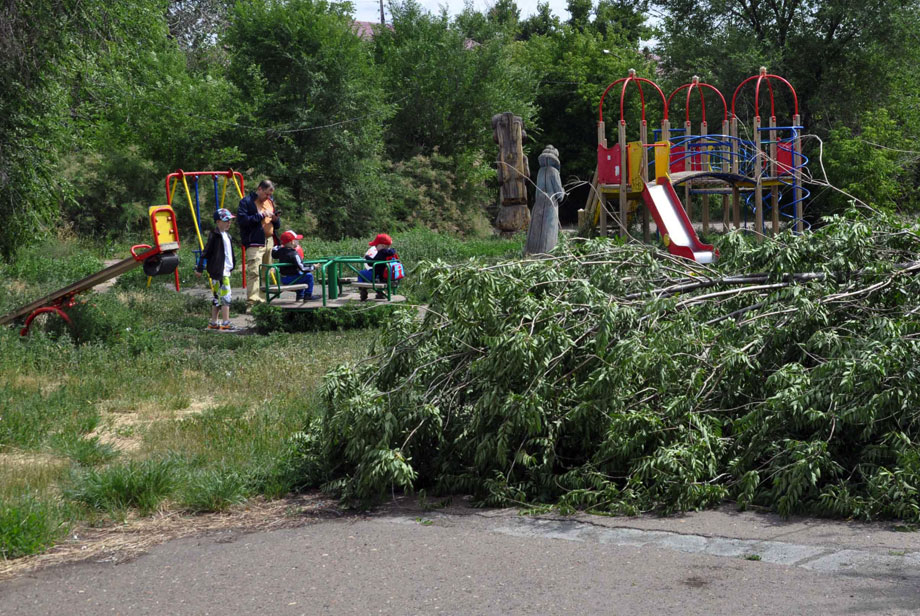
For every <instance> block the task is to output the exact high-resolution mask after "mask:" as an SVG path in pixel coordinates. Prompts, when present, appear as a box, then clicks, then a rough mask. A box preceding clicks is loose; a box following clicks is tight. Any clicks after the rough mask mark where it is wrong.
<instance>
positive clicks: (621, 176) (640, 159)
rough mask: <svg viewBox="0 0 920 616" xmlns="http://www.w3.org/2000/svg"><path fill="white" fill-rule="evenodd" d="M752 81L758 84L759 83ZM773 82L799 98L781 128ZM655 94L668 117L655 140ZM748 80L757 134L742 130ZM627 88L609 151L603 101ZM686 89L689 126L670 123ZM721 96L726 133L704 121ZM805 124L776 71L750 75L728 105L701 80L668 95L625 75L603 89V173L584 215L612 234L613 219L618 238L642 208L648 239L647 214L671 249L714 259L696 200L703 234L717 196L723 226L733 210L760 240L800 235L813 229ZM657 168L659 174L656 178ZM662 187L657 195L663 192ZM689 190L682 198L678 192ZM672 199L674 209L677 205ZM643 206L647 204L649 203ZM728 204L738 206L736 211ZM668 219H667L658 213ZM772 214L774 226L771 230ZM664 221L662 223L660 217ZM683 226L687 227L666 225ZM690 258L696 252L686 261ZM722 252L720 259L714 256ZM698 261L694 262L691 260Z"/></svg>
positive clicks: (600, 130) (737, 220)
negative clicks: (650, 100) (631, 105)
mask: <svg viewBox="0 0 920 616" xmlns="http://www.w3.org/2000/svg"><path fill="white" fill-rule="evenodd" d="M752 82H753V83H752ZM774 83H776V84H779V85H782V86H785V87H787V88H788V91H789V94H790V95H791V100H792V109H793V114H792V118H791V122H789V123H788V124H784V125H780V124H778V123H777V119H776V99H775V92H774ZM630 84H633V85H635V86H636V88H637V89H638V92H639V103H640V108H641V118H640V123H639V130H638V133H639V140H638V141H632V142H628V141H627V128H628V126H627V122H626V113H625V111H626V94H627V88H628V87H629V85H630ZM643 84H645V86H646V89H648V88H651V89H652V90H653V91H654V93H656V94H657V95H658V97H659V98H660V100H661V103H662V120H661V125H660V128H659V129H655V130H654V131H653V134H652V136H653V138H654V141H653V142H650V141H649V130H648V121H647V119H646V97H645V93H646V92H645V90H644V89H643ZM749 84H751V85H753V86H754V105H753V107H754V117H753V119H752V122H751V125H750V134H749V135H742V134H740V129H741V128H742V127H744V126H745V125H743V124H742V123H741V121H740V119H739V117H738V114H737V113H736V111H737V110H738V102H739V94H740V93H741V92H742V90H743V89H744V88H745V87H746V86H748V85H749ZM617 86H619V88H618V90H619V94H620V114H619V121H618V123H617V140H616V143H614V144H613V145H612V146H608V143H607V137H606V126H605V122H604V100H605V99H606V97H607V94H608V93H609V92H610V91H611V90H613V89H614V88H615V87H617ZM684 90H686V93H685V95H684V96H683V98H684V121H683V124H682V126H673V127H672V125H671V120H670V119H669V115H668V112H669V108H670V106H671V104H672V103H673V102H674V101H675V98H676V97H677V95H678V94H680V93H682V92H683V91H684ZM704 92H706V93H709V94H710V97H712V96H715V97H717V99H718V101H719V103H721V107H722V114H721V115H722V117H721V126H720V130H718V131H716V132H710V130H709V128H710V127H709V125H708V121H707V117H706V97H705V96H704ZM764 92H766V93H767V95H768V99H769V105H770V107H769V111H770V115H769V117H768V118H767V119H766V122H764V118H763V117H762V116H761V107H760V99H761V95H762V93H764ZM694 93H696V94H698V95H699V105H700V118H701V120H700V123H699V128H698V130H694V126H693V123H692V122H691V119H690V116H691V114H690V111H691V105H692V102H693V101H694V100H695V99H696V97H694V96H693V94H694ZM801 130H802V126H801V120H800V116H799V111H798V98H797V96H796V93H795V89H794V88H793V87H792V85H791V84H790V83H789V82H788V81H786V80H785V79H784V78H782V77H780V76H778V75H771V74H769V73H768V72H767V70H766V68H761V69H760V72H759V73H758V74H757V75H753V76H751V77H749V78H747V79H745V80H744V81H743V82H742V83H741V84H740V85H739V86H738V87H737V88H736V89H735V92H734V95H733V96H732V101H731V108H730V109H729V106H728V104H727V103H726V100H725V97H724V96H723V95H722V93H721V92H720V91H719V90H718V89H717V88H715V87H714V86H711V85H709V84H706V83H702V82H701V81H700V80H699V78H697V77H694V78H693V80H692V81H691V82H690V83H688V84H684V85H682V86H680V87H678V88H677V89H675V90H674V91H673V92H672V93H671V95H670V96H668V97H665V95H664V93H663V92H662V90H661V88H660V87H658V85H657V84H655V83H654V82H653V81H651V80H649V79H644V78H641V77H638V76H636V73H635V71H633V70H631V71H630V72H629V75H628V76H627V77H624V78H622V79H618V80H617V81H615V82H613V83H612V84H610V85H609V86H607V88H606V89H605V90H604V92H603V94H602V95H601V99H600V104H599V106H598V123H597V136H598V146H597V156H598V158H597V160H598V162H597V170H596V172H595V179H594V182H593V188H594V190H592V197H591V198H590V199H589V207H588V208H587V209H586V211H585V213H584V215H585V216H586V217H587V221H586V222H587V223H588V224H591V225H593V226H597V227H599V229H600V233H601V234H602V235H606V234H607V231H608V229H607V226H608V214H613V218H614V222H615V224H616V226H617V231H618V233H619V235H621V236H626V235H627V225H628V221H629V217H630V215H632V214H634V213H635V212H637V211H638V210H641V215H642V229H643V238H644V239H645V240H646V241H649V239H650V235H651V233H650V224H649V213H651V214H652V216H654V217H655V222H656V226H657V228H658V232H659V234H660V235H661V236H662V239H663V241H664V242H665V244H666V245H668V248H669V250H671V251H672V252H675V250H680V249H681V248H680V246H681V244H675V243H674V242H675V241H678V242H682V243H683V244H682V245H683V248H688V249H690V250H691V252H694V254H698V256H701V257H702V258H707V257H706V255H707V253H708V249H706V248H701V246H705V245H703V244H701V243H700V242H699V240H698V238H696V233H695V231H694V229H693V226H692V224H691V223H690V220H691V217H692V215H693V207H692V206H693V199H694V197H695V196H697V195H699V196H700V201H701V212H700V213H701V221H702V228H703V232H704V233H706V232H708V231H709V226H710V211H709V210H710V198H711V197H713V196H715V197H718V198H720V199H721V204H722V210H723V223H724V225H725V227H726V228H728V226H729V224H730V222H729V207H730V210H731V224H733V225H734V227H735V228H741V226H742V213H743V214H744V219H745V226H747V215H748V213H749V212H750V213H753V218H754V220H753V225H752V228H751V230H752V231H753V232H754V233H755V235H756V236H757V237H758V238H762V237H763V236H764V235H765V234H766V233H768V232H770V233H778V232H779V231H780V228H781V225H782V223H786V224H787V225H788V226H791V227H792V228H793V229H794V230H795V231H796V232H802V231H804V229H805V228H806V226H807V225H806V223H805V221H804V218H803V202H804V201H805V199H806V198H807V197H808V191H807V190H806V189H805V188H804V187H803V186H802V176H803V170H804V168H805V166H806V164H807V158H806V157H805V156H804V155H803V154H802V149H801ZM650 169H654V171H655V175H654V177H653V178H650V176H649V172H650ZM665 185H666V188H665V189H664V190H657V189H656V188H655V187H656V186H662V187H665ZM679 193H682V194H679ZM614 200H615V202H616V203H617V205H618V207H617V208H616V209H611V208H610V206H609V205H608V203H609V202H610V201H614ZM672 201H674V203H671V202H672ZM643 204H644V205H645V207H644V208H642V207H641V206H642V205H643ZM729 204H730V206H729ZM672 207H676V208H679V209H680V211H679V212H676V211H675V212H674V213H673V215H671V213H670V212H662V211H661V210H662V208H665V209H668V210H670V208H672ZM656 211H657V213H658V214H666V215H664V216H658V215H656ZM767 215H769V218H770V223H771V224H770V225H769V226H767V225H766V224H765V217H766V216H767ZM659 217H660V218H661V219H660V220H659ZM669 223H670V224H671V225H680V226H681V228H680V229H675V228H670V227H668V226H667V225H668V224H669ZM684 256H688V255H684ZM715 256H717V255H715ZM690 258H693V257H690Z"/></svg>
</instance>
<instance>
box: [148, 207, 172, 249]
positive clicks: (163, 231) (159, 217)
mask: <svg viewBox="0 0 920 616" xmlns="http://www.w3.org/2000/svg"><path fill="white" fill-rule="evenodd" d="M147 212H148V214H149V216H150V226H151V227H152V229H153V242H154V244H155V245H156V246H158V247H159V248H160V250H176V249H177V248H179V230H178V228H177V227H176V214H175V212H173V209H172V208H171V207H169V206H168V205H153V206H151V207H150V208H149V209H148V210H147Z"/></svg>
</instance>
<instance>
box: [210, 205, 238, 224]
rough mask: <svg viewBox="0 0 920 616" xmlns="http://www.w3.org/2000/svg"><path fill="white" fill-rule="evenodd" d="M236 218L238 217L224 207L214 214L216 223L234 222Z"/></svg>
mask: <svg viewBox="0 0 920 616" xmlns="http://www.w3.org/2000/svg"><path fill="white" fill-rule="evenodd" d="M234 218H236V216H234V215H233V214H231V213H230V210H228V209H227V208H224V207H222V208H220V209H219V210H217V211H216V212H214V221H215V222H217V221H218V220H223V221H224V222H226V221H228V220H233V219H234Z"/></svg>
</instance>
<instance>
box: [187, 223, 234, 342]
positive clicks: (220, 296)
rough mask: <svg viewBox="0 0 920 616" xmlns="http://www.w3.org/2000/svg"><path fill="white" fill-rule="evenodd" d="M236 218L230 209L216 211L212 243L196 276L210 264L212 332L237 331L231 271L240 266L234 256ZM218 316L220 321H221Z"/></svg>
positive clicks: (203, 252)
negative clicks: (232, 314)
mask: <svg viewBox="0 0 920 616" xmlns="http://www.w3.org/2000/svg"><path fill="white" fill-rule="evenodd" d="M234 218H236V216H234V215H233V214H231V213H230V210H228V209H226V208H220V209H219V210H217V211H216V212H214V222H215V223H216V224H217V228H216V229H211V232H210V233H209V234H208V243H207V244H205V247H204V250H203V251H202V252H201V258H200V259H199V260H198V266H197V267H196V268H195V273H196V274H197V275H198V276H201V272H202V270H204V269H205V263H207V270H208V276H209V277H210V278H211V293H213V297H212V298H211V321H210V322H209V323H208V329H225V330H226V329H234V327H233V324H231V323H230V301H231V299H232V296H231V294H230V272H232V271H233V268H234V267H236V261H235V259H234V257H233V248H232V247H231V246H230V234H229V233H227V231H228V230H229V229H230V221H231V220H233V219H234ZM218 313H219V316H220V321H218Z"/></svg>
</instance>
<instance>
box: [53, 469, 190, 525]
mask: <svg viewBox="0 0 920 616" xmlns="http://www.w3.org/2000/svg"><path fill="white" fill-rule="evenodd" d="M176 483H177V477H176V463H175V462H174V461H173V460H171V459H162V460H144V461H142V462H137V461H131V462H128V463H126V464H120V465H116V466H110V467H108V468H105V469H103V470H99V471H97V470H86V471H83V472H78V473H76V474H75V476H74V479H73V484H72V485H71V486H70V487H69V488H68V489H67V490H65V495H66V496H67V497H68V498H70V499H71V500H74V501H76V502H79V503H83V504H84V505H87V506H88V507H90V508H92V509H96V510H99V511H106V512H109V513H120V512H123V511H124V510H126V509H128V508H129V507H134V508H137V509H138V510H139V511H140V513H141V514H149V513H151V512H153V511H155V510H156V509H157V507H158V506H159V504H160V503H161V502H162V501H163V499H164V498H166V497H167V496H169V494H171V493H172V491H173V489H174V487H175V486H176Z"/></svg>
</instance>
